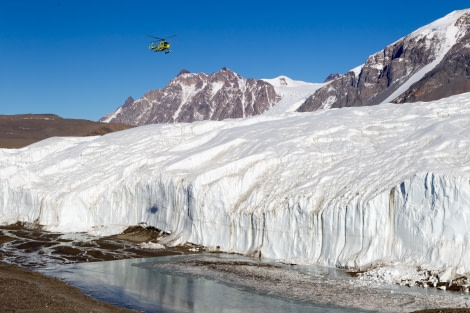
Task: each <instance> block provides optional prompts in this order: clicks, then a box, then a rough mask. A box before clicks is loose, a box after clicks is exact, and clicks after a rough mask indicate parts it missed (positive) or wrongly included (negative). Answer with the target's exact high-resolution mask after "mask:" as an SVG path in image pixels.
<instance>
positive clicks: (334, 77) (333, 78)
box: [324, 73, 341, 83]
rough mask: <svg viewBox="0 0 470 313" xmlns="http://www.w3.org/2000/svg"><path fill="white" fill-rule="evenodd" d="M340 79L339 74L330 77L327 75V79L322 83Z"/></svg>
mask: <svg viewBox="0 0 470 313" xmlns="http://www.w3.org/2000/svg"><path fill="white" fill-rule="evenodd" d="M340 77H341V74H338V73H336V74H330V75H328V77H326V78H325V81H324V83H327V82H330V81H333V80H335V79H338V78H340Z"/></svg>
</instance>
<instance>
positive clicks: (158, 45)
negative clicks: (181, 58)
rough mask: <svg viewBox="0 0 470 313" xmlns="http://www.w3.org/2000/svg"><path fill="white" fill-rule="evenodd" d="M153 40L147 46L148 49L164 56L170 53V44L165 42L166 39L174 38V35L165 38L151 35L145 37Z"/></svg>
mask: <svg viewBox="0 0 470 313" xmlns="http://www.w3.org/2000/svg"><path fill="white" fill-rule="evenodd" d="M147 36H149V37H152V38H154V39H155V40H152V41H151V42H150V44H149V49H150V50H152V51H153V52H165V54H168V53H170V43H169V42H168V41H167V39H168V38H172V37H175V36H176V35H172V36H169V37H167V38H159V37H155V36H151V35H147Z"/></svg>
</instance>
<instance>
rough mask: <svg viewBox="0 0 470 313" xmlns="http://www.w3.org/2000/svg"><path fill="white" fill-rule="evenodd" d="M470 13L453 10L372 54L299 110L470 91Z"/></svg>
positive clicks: (376, 102)
mask: <svg viewBox="0 0 470 313" xmlns="http://www.w3.org/2000/svg"><path fill="white" fill-rule="evenodd" d="M469 29H470V10H469V9H467V10H460V11H454V12H452V13H450V14H448V15H447V16H445V17H443V18H441V19H439V20H436V21H435V22H433V23H431V24H429V25H426V26H424V27H421V28H419V29H418V30H416V31H414V32H413V33H411V34H409V35H408V36H406V37H404V38H402V39H400V40H398V41H396V42H395V43H393V44H391V45H389V46H387V47H385V49H383V50H382V51H379V52H378V53H376V54H374V55H371V56H370V57H369V58H368V59H367V60H366V62H365V63H364V64H363V65H362V66H360V67H358V68H356V69H353V70H351V71H350V72H348V73H346V74H344V75H342V76H341V77H339V78H336V79H335V80H332V81H331V82H330V83H329V84H327V85H325V86H324V87H322V88H320V89H318V90H317V91H316V92H315V93H314V94H313V95H312V96H310V97H309V98H307V99H306V101H305V102H304V103H303V104H302V105H301V106H300V107H299V109H298V111H300V112H305V111H314V110H317V109H321V108H340V107H352V106H366V105H375V104H380V103H383V102H397V103H398V102H415V101H432V100H437V99H440V98H442V97H447V96H450V95H453V94H457V93H463V92H468V91H470V32H469V31H468V30H469Z"/></svg>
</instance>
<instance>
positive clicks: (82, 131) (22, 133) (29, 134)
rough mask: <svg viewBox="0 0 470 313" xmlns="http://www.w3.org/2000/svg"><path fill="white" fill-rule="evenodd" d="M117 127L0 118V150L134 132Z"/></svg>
mask: <svg viewBox="0 0 470 313" xmlns="http://www.w3.org/2000/svg"><path fill="white" fill-rule="evenodd" d="M131 127H132V126H129V125H123V124H116V123H108V124H105V123H98V122H93V121H89V120H80V119H66V118H62V117H60V116H57V115H54V114H18V115H0V148H22V147H24V146H27V145H30V144H32V143H35V142H37V141H41V140H43V139H46V138H49V137H54V136H60V137H66V136H74V137H81V136H97V135H105V134H107V133H111V132H115V131H120V130H124V129H128V128H131Z"/></svg>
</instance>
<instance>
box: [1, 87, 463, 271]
mask: <svg viewBox="0 0 470 313" xmlns="http://www.w3.org/2000/svg"><path fill="white" fill-rule="evenodd" d="M469 103H470V94H462V95H458V96H454V97H450V98H446V99H442V100H439V101H434V102H429V103H415V104H412V105H410V104H382V105H378V106H374V107H361V108H343V109H332V110H323V111H317V112H312V113H286V114H279V115H266V116H256V117H250V118H246V119H233V120H225V121H220V122H217V121H202V122H196V123H191V124H184V123H180V124H171V125H147V126H141V127H137V128H134V129H130V130H126V131H121V132H117V133H112V134H108V135H105V136H101V137H87V138H71V137H64V138H50V139H47V140H44V141H41V142H38V143H36V144H33V145H31V146H28V147H25V148H22V149H17V150H8V149H0V222H1V223H3V224H8V223H14V222H17V221H21V222H26V223H34V224H36V225H41V226H43V227H44V228H45V229H47V230H50V231H59V232H90V233H94V234H101V235H103V234H110V233H116V232H120V231H122V230H123V229H124V228H125V227H127V226H129V225H136V224H138V223H147V224H148V225H151V226H154V227H156V228H158V229H161V230H164V231H166V232H168V233H171V235H170V236H169V237H168V238H167V239H166V240H167V241H166V242H164V243H165V244H179V243H185V242H191V243H194V244H198V245H203V246H206V247H212V248H217V249H220V250H221V251H227V252H236V253H242V254H247V255H254V256H262V257H267V258H274V259H279V260H285V261H287V262H299V263H321V264H326V265H334V266H340V267H355V268H359V267H362V266H366V265H368V264H370V263H372V262H378V261H380V260H398V261H403V262H406V263H409V264H415V265H419V264H430V265H432V266H439V267H455V268H456V269H457V270H458V271H459V272H470V263H469V262H468V260H469V259H470V258H469V257H470V249H469V248H470V247H469V246H468V245H469V243H470V181H469V177H470V175H469V173H470V149H469V146H470V106H469Z"/></svg>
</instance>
